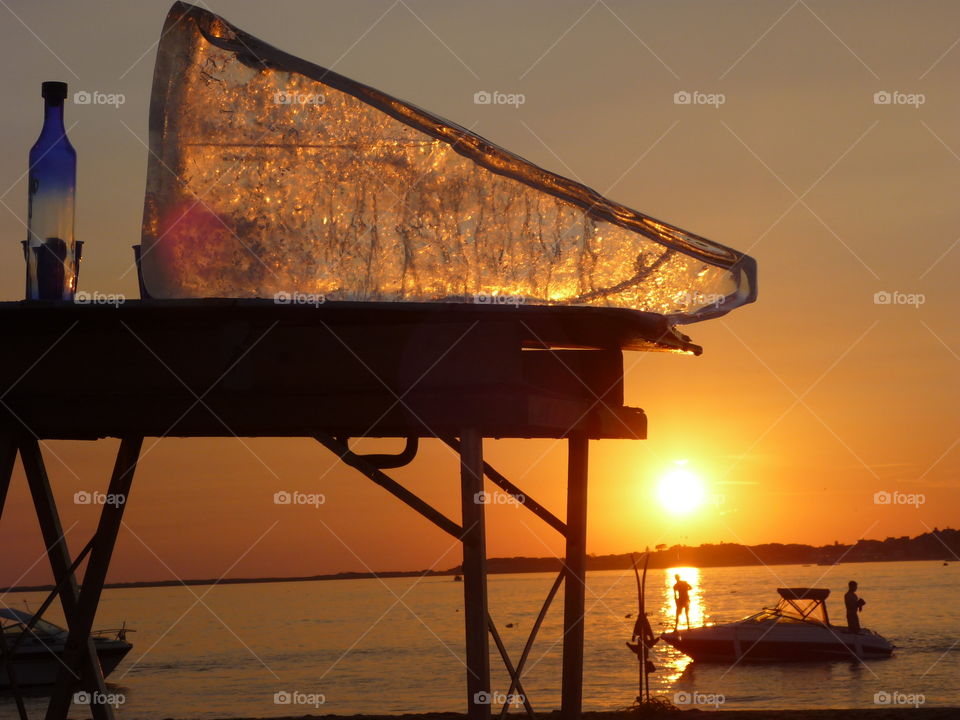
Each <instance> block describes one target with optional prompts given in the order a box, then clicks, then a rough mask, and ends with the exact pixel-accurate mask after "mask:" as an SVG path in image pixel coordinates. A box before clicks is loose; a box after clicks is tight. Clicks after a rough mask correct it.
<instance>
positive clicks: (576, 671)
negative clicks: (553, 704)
mask: <svg viewBox="0 0 960 720" xmlns="http://www.w3.org/2000/svg"><path fill="white" fill-rule="evenodd" d="M588 444H589V440H588V439H587V437H586V436H585V435H580V434H575V435H571V436H570V438H569V439H568V441H567V447H568V457H567V557H566V562H565V565H566V573H567V577H566V580H565V582H564V588H563V591H564V595H563V597H564V600H563V689H562V697H561V704H560V712H561V714H562V716H563V718H564V720H579V718H580V714H581V712H582V711H583V615H584V610H585V598H586V595H585V590H586V569H587V465H588V462H587V460H588V454H587V448H588Z"/></svg>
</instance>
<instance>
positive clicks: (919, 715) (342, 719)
mask: <svg viewBox="0 0 960 720" xmlns="http://www.w3.org/2000/svg"><path fill="white" fill-rule="evenodd" d="M707 716H709V717H714V718H716V719H717V720H765V719H766V718H770V720H956V718H958V717H960V708H949V707H938V708H924V707H921V708H914V707H913V706H906V707H899V708H867V709H856V710H715V711H714V710H682V711H681V710H677V709H673V710H669V709H668V710H663V711H661V712H659V713H654V714H651V713H639V712H630V711H623V712H587V713H584V714H583V720H638V718H650V717H665V718H666V717H669V718H676V720H699V718H705V717H707ZM466 717H467V716H466V715H464V714H461V713H423V714H418V715H296V716H290V717H285V718H222V720H466ZM509 717H511V718H521V717H526V716H525V715H524V714H522V713H510V715H509ZM538 717H540V718H543V719H545V720H560V713H558V712H552V713H544V714H539V715H538Z"/></svg>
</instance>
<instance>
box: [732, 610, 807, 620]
mask: <svg viewBox="0 0 960 720" xmlns="http://www.w3.org/2000/svg"><path fill="white" fill-rule="evenodd" d="M743 621H744V622H755V623H764V622H781V623H802V622H809V621H807V620H803V619H802V618H799V617H797V616H795V615H789V614H785V613H781V612H779V611H778V610H771V609H764V610H761V611H760V612H758V613H755V614H753V615H751V616H750V617H748V618H744V619H743Z"/></svg>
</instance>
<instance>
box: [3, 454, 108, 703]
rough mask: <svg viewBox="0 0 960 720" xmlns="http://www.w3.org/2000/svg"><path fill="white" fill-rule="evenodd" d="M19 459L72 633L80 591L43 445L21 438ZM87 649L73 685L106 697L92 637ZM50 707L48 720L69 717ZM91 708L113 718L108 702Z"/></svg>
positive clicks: (71, 679)
mask: <svg viewBox="0 0 960 720" xmlns="http://www.w3.org/2000/svg"><path fill="white" fill-rule="evenodd" d="M20 459H21V460H22V461H23V469H24V471H25V472H26V475H27V484H28V485H29V486H30V493H31V495H32V496H33V505H34V508H35V510H36V513H37V520H38V521H39V522H40V532H41V534H42V535H43V542H44V545H45V546H46V548H47V558H48V559H49V561H50V569H51V570H52V571H53V578H54V581H55V582H56V584H57V585H58V586H59V587H60V604H61V605H62V606H63V614H64V616H65V617H66V619H67V627H68V629H69V630H70V631H71V632H73V629H74V627H75V626H77V623H78V615H77V605H78V603H79V598H80V591H79V589H78V587H77V580H76V576H75V575H74V573H73V570H72V569H71V565H72V562H71V560H70V551H69V550H68V548H67V540H66V537H64V533H63V526H62V525H61V523H60V515H59V513H58V512H57V503H56V500H55V499H54V497H53V490H52V489H51V487H50V479H49V478H48V477H47V470H46V467H45V466H44V463H43V454H42V453H41V452H40V445H39V443H38V442H37V440H36V438H34V437H32V436H28V437H22V438H21V439H20ZM85 648H86V649H85V652H84V654H83V672H82V673H80V674H79V676H76V677H73V676H72V677H70V681H71V686H72V687H76V686H77V685H78V684H79V685H81V686H82V687H83V688H84V689H85V690H87V691H88V692H90V693H91V695H93V694H94V693H100V696H101V697H102V696H105V695H106V694H107V686H106V684H105V683H104V681H103V673H102V672H100V663H99V661H98V659H97V651H96V648H95V647H94V645H93V640H92V639H90V638H89V637H88V638H87V642H86V644H85ZM71 691H72V690H71ZM52 704H53V703H52V698H51V705H52ZM51 709H52V708H51V707H49V706H48V708H47V714H46V720H66V717H67V711H68V710H69V707H68V708H67V709H64V710H62V711H61V713H60V714H59V715H54V714H52V713H51ZM90 710H91V712H92V714H93V717H94V720H114V714H113V708H112V707H110V706H109V705H107V704H105V703H97V704H94V705H91V707H90Z"/></svg>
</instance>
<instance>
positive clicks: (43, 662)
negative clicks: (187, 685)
mask: <svg viewBox="0 0 960 720" xmlns="http://www.w3.org/2000/svg"><path fill="white" fill-rule="evenodd" d="M0 627H2V630H3V639H4V642H5V646H6V648H7V650H8V651H11V650H12V651H13V675H14V679H15V680H16V683H17V686H19V687H28V686H37V685H52V684H53V683H55V682H56V680H57V674H58V672H59V671H60V669H61V668H62V667H63V659H62V656H63V651H64V648H65V646H66V644H67V635H68V633H67V630H66V629H64V628H62V627H60V626H59V625H54V624H53V623H51V622H47V621H46V620H43V619H42V618H34V615H33V613H30V612H25V611H23V610H16V609H14V608H0ZM128 632H133V631H132V630H128V629H127V628H126V627H122V628H120V629H119V630H97V631H94V632H93V633H91V636H90V637H91V639H92V640H93V644H94V647H95V648H96V650H97V658H98V659H99V660H100V669H101V672H102V673H103V676H104V677H106V676H107V675H109V674H110V673H111V672H113V671H114V670H115V669H116V667H117V665H119V664H120V661H121V660H123V658H124V657H125V656H126V654H127V653H128V652H130V650H131V648H132V647H133V645H131V644H130V643H129V642H127V638H126V634H127V633H128ZM10 686H11V685H10V677H9V675H8V674H7V669H6V665H5V664H4V663H2V662H0V688H9V687H10Z"/></svg>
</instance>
